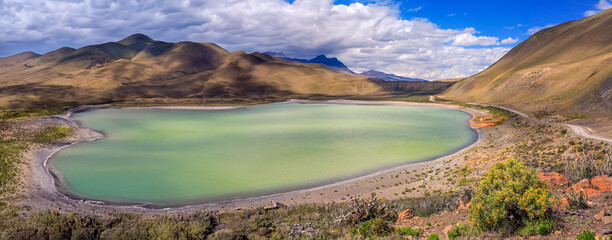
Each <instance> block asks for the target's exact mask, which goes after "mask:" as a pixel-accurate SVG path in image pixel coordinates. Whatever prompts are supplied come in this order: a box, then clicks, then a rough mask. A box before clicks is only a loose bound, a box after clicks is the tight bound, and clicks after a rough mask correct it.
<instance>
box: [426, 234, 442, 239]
mask: <svg viewBox="0 0 612 240" xmlns="http://www.w3.org/2000/svg"><path fill="white" fill-rule="evenodd" d="M427 240H440V236H438V234H437V233H432V234H431V235H429V237H427Z"/></svg>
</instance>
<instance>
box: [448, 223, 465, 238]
mask: <svg viewBox="0 0 612 240" xmlns="http://www.w3.org/2000/svg"><path fill="white" fill-rule="evenodd" d="M470 232H471V229H470V226H469V225H468V224H465V223H463V224H458V225H457V226H455V227H453V228H452V229H451V230H450V231H448V234H447V235H448V239H450V240H455V239H457V238H459V237H461V236H468V235H470Z"/></svg>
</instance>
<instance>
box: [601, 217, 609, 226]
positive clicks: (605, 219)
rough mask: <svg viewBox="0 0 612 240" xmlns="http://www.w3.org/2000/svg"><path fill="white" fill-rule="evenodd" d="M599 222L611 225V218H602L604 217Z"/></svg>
mask: <svg viewBox="0 0 612 240" xmlns="http://www.w3.org/2000/svg"><path fill="white" fill-rule="evenodd" d="M601 220H602V221H603V222H604V224H606V225H608V224H611V223H612V216H604V217H602V218H601Z"/></svg>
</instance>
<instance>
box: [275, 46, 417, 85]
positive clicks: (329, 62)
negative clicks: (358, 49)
mask: <svg viewBox="0 0 612 240" xmlns="http://www.w3.org/2000/svg"><path fill="white" fill-rule="evenodd" d="M265 54H268V55H270V56H273V57H277V58H280V59H284V60H288V61H294V62H301V63H319V64H321V65H323V66H325V67H327V68H328V69H330V70H332V71H334V72H339V73H343V74H346V75H351V76H366V77H370V78H378V79H382V80H385V81H427V80H424V79H419V78H408V77H402V76H397V75H394V74H389V73H384V72H379V71H375V70H370V71H367V72H363V73H355V72H353V71H351V70H350V69H349V68H348V67H347V66H346V65H344V63H342V62H341V61H340V60H338V58H335V57H334V58H329V57H327V56H325V55H319V56H316V57H315V58H313V59H301V58H290V57H287V56H285V54H284V53H279V52H265Z"/></svg>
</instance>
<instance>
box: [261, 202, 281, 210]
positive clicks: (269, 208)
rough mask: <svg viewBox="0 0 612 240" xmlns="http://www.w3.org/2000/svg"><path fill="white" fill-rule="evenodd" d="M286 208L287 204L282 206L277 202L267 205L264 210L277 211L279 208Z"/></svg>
mask: <svg viewBox="0 0 612 240" xmlns="http://www.w3.org/2000/svg"><path fill="white" fill-rule="evenodd" d="M284 206H285V204H282V203H279V202H276V201H272V202H271V203H270V205H267V206H265V207H264V210H272V209H277V208H281V207H284Z"/></svg>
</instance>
